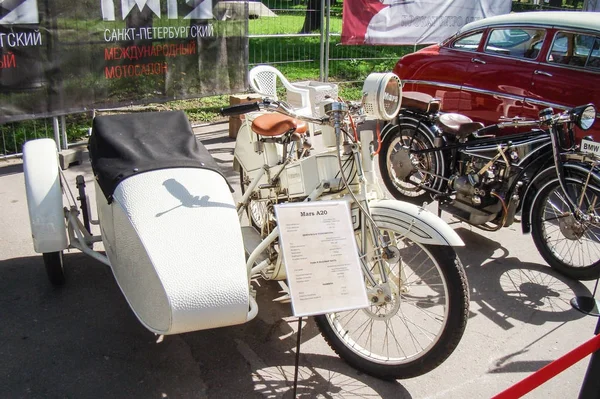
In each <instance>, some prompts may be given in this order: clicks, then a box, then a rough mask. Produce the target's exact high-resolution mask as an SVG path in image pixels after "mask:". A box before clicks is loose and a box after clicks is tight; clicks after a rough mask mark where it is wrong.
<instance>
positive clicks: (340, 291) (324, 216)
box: [275, 201, 369, 317]
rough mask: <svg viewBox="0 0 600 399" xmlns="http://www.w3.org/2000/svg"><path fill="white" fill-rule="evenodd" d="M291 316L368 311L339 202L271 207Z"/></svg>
mask: <svg viewBox="0 0 600 399" xmlns="http://www.w3.org/2000/svg"><path fill="white" fill-rule="evenodd" d="M275 212H276V215H277V223H278V225H279V235H280V239H281V242H280V244H281V250H282V252H283V259H284V262H285V268H286V271H287V280H288V286H289V289H290V298H291V300H292V310H293V312H294V316H298V317H300V316H310V315H317V314H323V313H331V312H338V311H345V310H351V309H358V308H364V307H367V306H368V305H369V301H368V298H367V292H366V287H365V281H364V277H363V274H362V271H361V267H360V259H359V257H358V251H357V247H356V241H355V238H354V230H353V228H352V221H351V219H350V207H349V206H348V203H347V202H345V201H316V202H299V203H288V204H282V205H277V206H276V207H275Z"/></svg>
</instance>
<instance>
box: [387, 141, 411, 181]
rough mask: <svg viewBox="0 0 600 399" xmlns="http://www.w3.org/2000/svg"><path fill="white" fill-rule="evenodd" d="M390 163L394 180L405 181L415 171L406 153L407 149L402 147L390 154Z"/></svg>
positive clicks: (409, 156)
mask: <svg viewBox="0 0 600 399" xmlns="http://www.w3.org/2000/svg"><path fill="white" fill-rule="evenodd" d="M390 162H391V164H392V169H393V171H394V174H395V175H396V178H397V179H399V180H405V179H406V178H407V177H408V176H410V174H411V173H414V172H415V171H416V170H415V168H414V164H413V159H412V157H411V155H410V154H409V152H408V148H406V147H402V148H400V149H399V150H398V151H396V152H395V153H393V154H391V156H390Z"/></svg>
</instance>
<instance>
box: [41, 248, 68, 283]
mask: <svg viewBox="0 0 600 399" xmlns="http://www.w3.org/2000/svg"><path fill="white" fill-rule="evenodd" d="M42 257H43V259H44V266H45V267H46V273H47V274H48V279H49V280H50V282H51V283H52V284H53V285H63V284H64V283H65V268H64V265H63V253H62V251H58V252H46V253H43V254H42Z"/></svg>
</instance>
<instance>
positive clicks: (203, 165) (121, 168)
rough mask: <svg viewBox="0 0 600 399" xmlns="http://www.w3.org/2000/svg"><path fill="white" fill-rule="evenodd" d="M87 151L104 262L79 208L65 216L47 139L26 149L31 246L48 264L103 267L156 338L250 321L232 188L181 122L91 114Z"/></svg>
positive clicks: (172, 116)
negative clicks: (79, 260)
mask: <svg viewBox="0 0 600 399" xmlns="http://www.w3.org/2000/svg"><path fill="white" fill-rule="evenodd" d="M89 150H90V158H91V161H92V169H93V171H94V176H95V185H96V203H97V210H98V222H99V224H100V230H101V240H102V242H103V244H104V248H105V251H106V256H105V255H103V254H101V253H99V252H95V251H93V250H91V249H90V247H91V246H92V243H93V242H94V241H98V240H99V239H98V237H94V236H92V235H91V234H90V232H89V231H87V229H86V228H85V223H81V221H80V218H78V215H79V213H80V212H79V210H78V209H77V206H76V205H75V204H70V206H69V207H65V208H64V209H63V196H62V195H61V181H60V179H59V173H60V172H59V169H58V163H57V161H56V159H57V152H56V147H55V144H54V141H53V140H50V139H41V140H34V141H31V142H28V143H27V144H26V145H25V148H24V150H23V153H24V155H23V157H24V170H25V184H26V189H27V190H26V191H27V201H28V207H29V213H30V219H31V229H32V236H33V242H34V248H35V250H36V252H39V253H44V254H45V256H44V260H45V262H47V261H48V259H47V255H48V254H56V253H58V254H61V253H62V251H63V250H65V249H68V248H77V249H80V250H81V251H83V252H85V253H87V254H89V255H91V256H94V257H95V258H96V259H99V260H101V261H103V262H105V263H106V264H108V265H110V267H111V268H112V271H113V274H114V276H115V279H116V281H117V283H118V285H119V287H120V288H121V291H122V292H123V295H124V296H125V298H126V299H127V301H128V303H129V305H130V307H131V309H132V310H133V311H134V313H135V315H136V316H137V317H138V319H139V320H140V321H141V323H142V324H143V325H144V326H146V327H147V328H148V329H149V330H151V331H153V332H155V333H157V334H176V333H183V332H188V331H195V330H202V329H208V328H215V327H222V326H228V325H234V324H240V323H244V322H246V321H248V320H250V319H251V318H252V317H254V315H255V312H256V309H255V306H253V305H254V304H255V303H254V300H253V298H252V296H251V295H250V293H249V281H248V273H247V269H246V260H245V253H244V246H243V239H242V233H241V228H240V223H239V219H238V215H237V212H236V209H235V204H234V202H233V197H232V194H231V191H230V187H229V185H228V183H227V181H226V180H225V177H224V176H222V175H221V173H220V172H219V171H218V168H217V165H216V163H215V161H214V160H213V159H212V157H211V156H210V154H209V153H208V151H207V150H206V149H205V148H204V147H203V146H202V145H201V144H199V143H197V141H196V139H195V136H194V135H193V132H192V130H191V127H190V124H189V122H188V120H187V118H186V116H185V115H184V114H183V113H182V112H154V113H141V114H135V115H134V114H128V115H110V116H99V117H96V118H95V119H94V125H93V129H92V136H91V138H90V143H89ZM64 184H66V182H65V181H64V179H63V182H62V185H63V186H64ZM63 188H64V187H63ZM65 191H66V190H65ZM65 198H67V199H68V196H65ZM84 212H85V211H84ZM92 223H93V222H92ZM65 231H66V232H65ZM67 233H68V234H67ZM46 266H47V268H48V267H54V266H53V265H52V264H50V265H49V264H46ZM61 266H62V265H61Z"/></svg>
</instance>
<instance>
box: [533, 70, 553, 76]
mask: <svg viewBox="0 0 600 399" xmlns="http://www.w3.org/2000/svg"><path fill="white" fill-rule="evenodd" d="M533 74H534V75H544V76H550V77H552V74H551V73H548V72H544V71H540V70H538V69H536V70H535V71H533Z"/></svg>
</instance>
